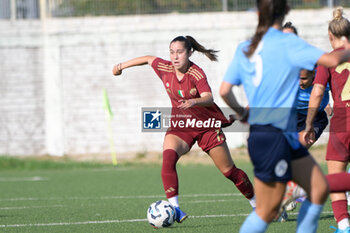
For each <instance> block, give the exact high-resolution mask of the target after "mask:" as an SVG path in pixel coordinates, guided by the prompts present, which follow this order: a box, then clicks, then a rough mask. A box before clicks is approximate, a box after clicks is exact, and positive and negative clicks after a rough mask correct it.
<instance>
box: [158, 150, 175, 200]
mask: <svg viewBox="0 0 350 233" xmlns="http://www.w3.org/2000/svg"><path fill="white" fill-rule="evenodd" d="M178 159H179V157H178V155H177V153H176V151H174V150H171V149H168V150H165V151H163V165H162V180H163V186H164V191H165V195H166V197H167V198H171V197H173V196H176V195H178V193H179V184H178V178H177V172H176V163H177V160H178Z"/></svg>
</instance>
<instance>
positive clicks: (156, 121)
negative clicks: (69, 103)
mask: <svg viewBox="0 0 350 233" xmlns="http://www.w3.org/2000/svg"><path fill="white" fill-rule="evenodd" d="M161 118H162V113H161V112H160V111H159V110H157V111H144V112H143V128H144V129H160V128H161V127H162V125H161V122H162V121H161V120H162V119H161Z"/></svg>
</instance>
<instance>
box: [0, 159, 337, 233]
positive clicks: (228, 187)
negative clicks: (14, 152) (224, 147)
mask: <svg viewBox="0 0 350 233" xmlns="http://www.w3.org/2000/svg"><path fill="white" fill-rule="evenodd" d="M237 165H238V166H239V167H241V168H242V169H244V170H245V171H246V172H247V173H248V175H249V177H251V178H252V166H251V165H250V164H249V163H247V162H239V163H237ZM160 170H161V167H160V165H122V166H119V167H117V168H113V167H111V166H106V165H100V166H91V167H89V166H86V167H84V166H83V167H62V168H60V167H59V166H58V167H49V168H38V169H25V168H24V169H0V232H35V233H40V232H50V233H51V232H60V233H62V232H75V233H79V232H84V233H86V232H120V233H122V232H125V233H137V232H172V233H175V232H189V233H192V232H193V233H195V232H198V233H207V232H208V233H213V232H220V233H226V232H238V231H239V228H240V226H241V224H242V222H243V221H244V219H245V217H246V216H247V215H248V214H249V213H250V212H251V207H250V205H249V203H248V202H247V201H246V199H245V198H244V197H243V196H242V195H241V194H240V193H239V191H238V190H237V189H236V187H235V186H234V185H233V184H232V183H231V182H229V181H228V180H227V179H226V178H224V176H223V175H222V174H220V172H219V171H218V170H217V169H216V168H215V167H214V165H193V164H192V165H181V164H180V165H179V166H178V172H179V181H180V198H179V201H180V205H181V207H182V209H183V210H184V211H185V212H187V214H188V215H189V216H190V217H189V218H188V219H187V220H186V221H184V222H183V223H182V224H178V223H175V224H174V225H172V226H171V227H169V228H163V229H153V228H152V227H151V226H150V225H149V224H148V222H147V220H146V211H147V208H148V206H149V205H150V204H151V203H152V202H154V201H156V200H160V199H164V200H166V198H165V195H164V192H163V188H162V183H161V177H160ZM299 206H300V205H298V207H299ZM289 213H290V215H289V219H288V221H287V222H284V223H272V224H271V225H270V226H269V229H268V231H267V232H276V233H281V232H283V233H284V232H295V226H296V217H297V211H294V212H289ZM330 225H335V222H334V219H333V214H332V212H331V207H330V202H329V200H328V202H327V204H326V205H325V208H324V211H323V213H322V216H321V220H320V222H319V230H318V232H321V233H323V232H324V233H326V232H333V231H334V230H332V229H330V228H329V226H330Z"/></svg>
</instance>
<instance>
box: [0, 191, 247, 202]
mask: <svg viewBox="0 0 350 233" xmlns="http://www.w3.org/2000/svg"><path fill="white" fill-rule="evenodd" d="M241 195H242V194H241V193H222V194H220V193H218V194H187V195H186V194H185V195H181V197H190V198H193V197H230V196H232V197H233V196H241ZM152 198H160V199H165V196H164V195H140V196H105V197H15V198H0V202H4V201H6V202H7V201H42V200H96V199H98V200H109V199H152Z"/></svg>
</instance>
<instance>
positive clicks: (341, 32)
mask: <svg viewBox="0 0 350 233" xmlns="http://www.w3.org/2000/svg"><path fill="white" fill-rule="evenodd" d="M328 35H329V41H330V43H331V46H332V48H333V49H334V50H333V52H332V53H331V54H334V53H337V52H339V51H344V47H346V46H347V44H348V42H347V40H348V39H349V38H350V22H349V20H348V19H346V18H344V17H343V10H342V8H337V9H336V10H335V11H334V13H333V20H332V21H331V22H330V23H329V25H328ZM342 37H345V38H346V39H345V40H343V39H342ZM349 72H350V60H348V61H346V62H345V63H343V64H341V65H338V66H336V67H333V68H327V67H325V66H318V68H317V74H316V78H315V81H314V88H313V90H312V92H311V97H310V102H309V110H308V115H307V118H306V128H305V132H306V134H305V140H306V142H308V143H313V142H314V140H315V135H314V129H313V122H314V119H315V118H316V115H317V111H316V110H317V109H318V107H319V106H320V103H321V100H322V96H323V93H324V91H325V88H326V86H327V83H329V85H330V88H331V92H332V97H333V100H334V107H333V111H334V115H333V117H332V119H331V123H330V135H329V140H328V146H327V154H326V160H327V166H328V173H329V174H335V173H340V175H339V177H338V179H336V180H334V181H335V182H337V183H338V184H339V185H341V184H342V183H343V182H345V181H344V179H342V175H341V174H342V173H343V177H344V176H345V175H346V174H345V172H346V167H347V165H348V163H349V159H350V148H349V146H350V117H349V116H350V115H349V114H350V108H349V107H350V94H349V93H350V91H349V90H350V85H349V84H350V81H349ZM330 196H331V200H332V208H333V212H334V217H335V220H336V221H337V223H338V230H336V232H337V233H340V232H350V226H349V213H348V211H347V201H346V196H345V193H342V192H338V193H331V194H330Z"/></svg>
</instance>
